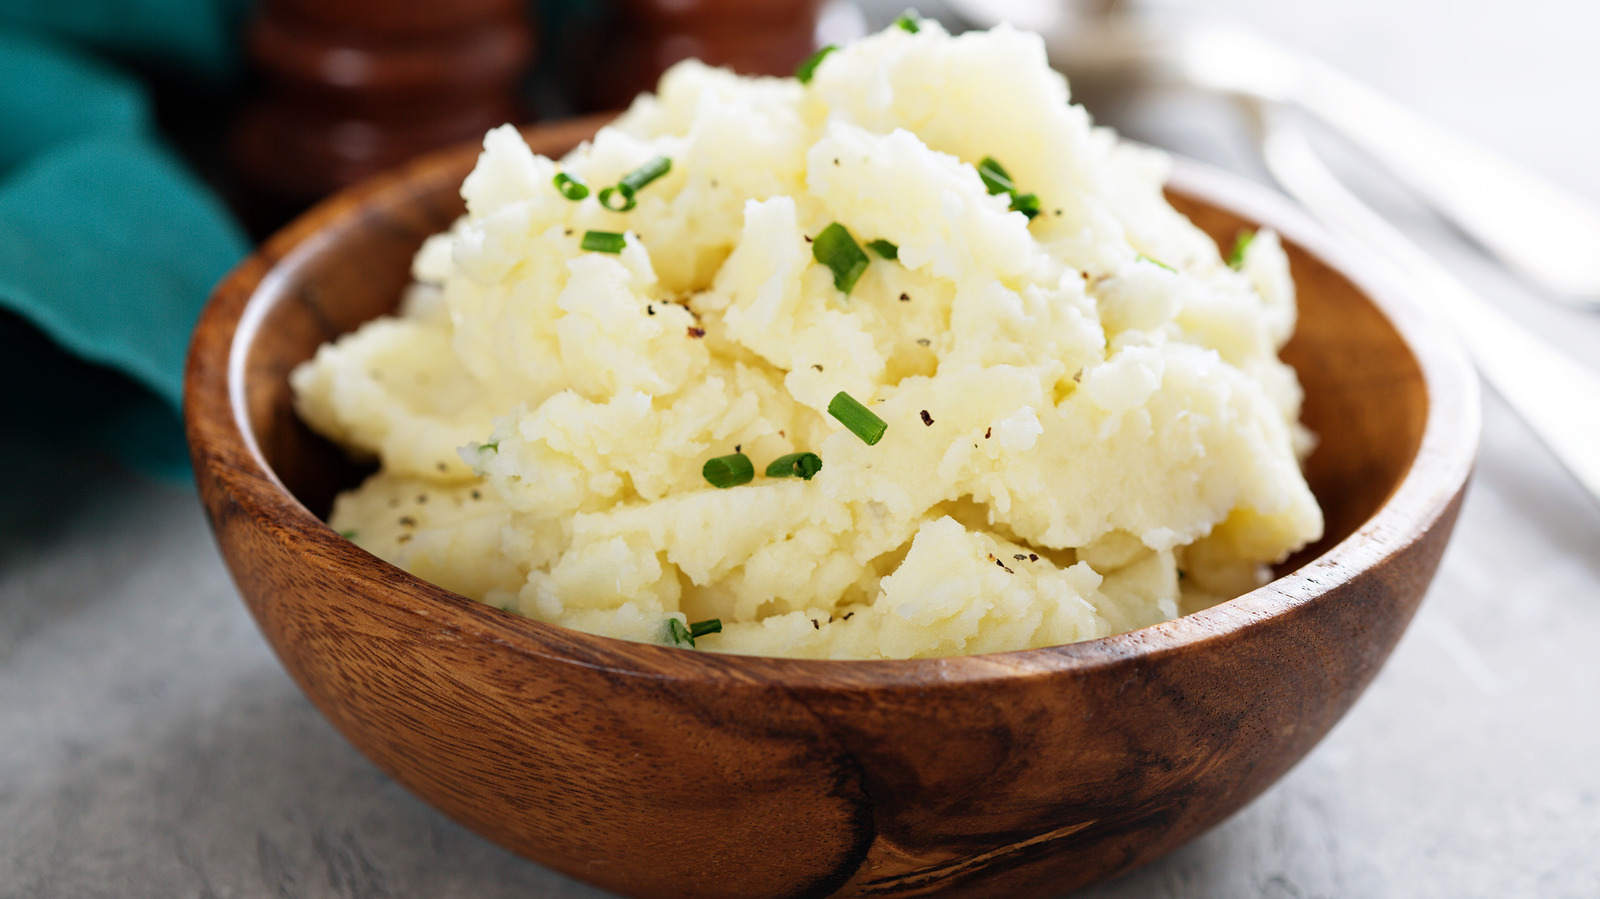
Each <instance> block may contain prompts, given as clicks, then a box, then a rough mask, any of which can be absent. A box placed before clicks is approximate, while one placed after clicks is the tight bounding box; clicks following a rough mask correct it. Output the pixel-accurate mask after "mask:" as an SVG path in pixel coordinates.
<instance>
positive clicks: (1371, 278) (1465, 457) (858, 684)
mask: <svg viewBox="0 0 1600 899" xmlns="http://www.w3.org/2000/svg"><path fill="white" fill-rule="evenodd" d="M608 118H609V116H596V117H590V118H587V119H581V120H574V121H572V122H568V123H560V124H558V125H557V126H555V130H563V129H564V131H565V132H567V133H571V134H573V135H577V136H578V137H586V136H587V135H588V134H591V133H592V132H593V131H594V130H595V129H596V128H598V127H599V126H600V125H601V124H603V123H604V121H606V120H607V119H608ZM541 128H543V129H544V130H545V131H546V132H548V131H550V130H552V129H551V128H550V127H549V126H533V127H532V128H530V129H529V130H528V131H527V133H528V134H530V135H537V134H539V133H541V131H540V129H541ZM576 139H578V138H574V140H573V142H574V143H575V142H576ZM475 154H476V148H475V147H472V146H462V147H455V148H451V149H448V150H443V151H439V152H436V153H433V154H430V155H428V156H425V157H422V158H421V159H418V160H416V161H414V162H412V163H410V164H408V165H405V166H402V167H400V168H398V169H396V170H394V171H392V172H390V173H387V174H385V175H381V176H378V177H376V178H374V179H371V180H369V181H367V182H365V183H363V184H360V185H357V186H355V187H353V188H350V189H347V190H346V191H344V192H342V193H340V194H338V195H336V196H335V197H334V198H331V199H330V200H326V201H324V202H323V203H321V204H319V205H318V206H317V207H315V208H314V209H312V210H311V211H309V212H307V213H306V214H305V215H303V216H301V217H300V218H299V219H297V220H296V221H295V222H293V223H291V224H290V225H289V226H287V227H286V228H284V229H283V230H282V231H280V232H279V233H278V234H276V235H274V236H273V237H272V238H271V239H269V240H268V241H267V242H266V243H265V244H264V245H263V246H262V247H261V248H260V249H258V251H257V252H256V253H255V254H253V255H252V256H251V257H249V258H248V259H247V260H246V261H245V262H243V263H241V264H240V265H239V266H238V267H237V268H236V269H235V270H234V271H233V272H232V273H230V274H229V275H228V276H227V277H226V278H225V279H224V280H223V282H221V283H220V284H219V285H218V288H217V290H216V293H215V295H214V296H213V298H212V301H211V302H210V303H209V304H208V307H207V308H206V310H205V311H204V313H203V315H202V325H203V326H202V327H200V328H199V329H197V333H196V341H195V344H194V346H193V347H192V348H191V357H190V364H189V369H188V372H187V375H186V391H185V392H186V397H185V401H186V408H185V413H186V418H187V419H188V421H189V430H190V443H191V451H192V453H193V455H194V463H195V468H196V470H197V473H199V472H201V471H202V470H209V469H211V468H212V467H213V466H214V465H215V463H216V461H217V460H218V459H222V458H231V459H235V460H237V459H245V460H248V461H249V463H250V464H249V465H247V466H243V467H240V466H237V465H233V466H229V467H230V469H231V470H229V471H227V472H226V474H227V477H226V481H227V484H228V486H230V487H231V488H233V492H234V499H235V500H236V501H238V502H239V503H241V504H242V505H244V506H246V507H247V508H248V510H249V511H250V512H251V513H252V514H253V515H255V516H256V517H257V518H258V519H259V520H260V521H262V522H263V523H266V524H270V526H271V527H272V528H273V529H274V530H280V529H286V530H288V531H291V532H294V533H296V534H299V535H300V536H301V537H302V538H303V539H305V540H306V541H308V543H309V545H313V546H315V547H316V548H317V550H319V551H320V552H322V553H325V554H326V558H327V559H328V560H329V562H328V567H329V569H330V570H343V571H345V572H350V573H359V574H362V575H364V576H369V577H375V578H378V579H381V580H382V581H384V582H385V583H386V584H387V585H388V587H389V588H390V589H391V590H393V591H394V593H395V594H396V595H403V596H405V597H408V598H409V599H410V600H411V601H414V602H420V603H424V604H426V606H427V607H428V611H427V614H431V615H434V616H437V618H438V624H439V626H440V627H448V628H454V629H457V630H458V631H459V632H460V633H461V634H463V635H467V634H473V635H475V636H478V637H481V638H485V639H489V640H492V641H494V642H496V643H498V644H499V646H500V648H501V649H503V650H504V651H505V652H509V653H517V654H521V653H529V654H535V655H541V656H543V655H547V654H549V653H550V652H552V651H554V652H571V651H573V650H580V651H579V652H578V653H577V656H581V657H582V658H581V659H580V658H577V657H575V658H574V659H573V661H574V662H576V663H579V664H586V663H589V662H593V661H596V660H599V659H604V660H606V661H605V662H604V663H603V664H606V665H608V666H617V667H618V669H619V670H618V673H623V671H624V670H625V671H627V672H628V673H632V674H637V675H642V676H666V677H672V678H681V677H684V676H685V675H686V674H689V673H690V672H692V673H693V675H694V676H695V677H698V678H706V679H711V680H715V679H718V678H734V679H743V678H745V677H749V676H754V677H759V678H761V679H763V680H768V679H770V680H775V681H778V682H782V683H785V684H788V685H790V686H793V687H797V688H799V687H804V688H813V689H821V690H830V689H859V688H870V689H885V688H905V689H927V688H930V687H936V686H937V687H953V686H958V685H961V684H964V683H974V682H983V681H990V680H995V679H1006V678H1016V677H1027V676H1030V675H1031V676H1042V675H1047V674H1049V675H1055V674H1059V673H1062V672H1069V671H1087V670H1089V669H1091V668H1094V667H1098V666H1104V665H1109V664H1115V663H1118V662H1123V661H1126V660H1128V659H1129V657H1130V656H1140V655H1142V656H1152V655H1158V654H1166V653H1173V652H1192V651H1197V650H1203V648H1204V647H1205V646H1206V645H1207V644H1208V643H1211V642H1213V641H1218V640H1232V639H1238V638H1240V637H1241V636H1244V635H1245V634H1247V633H1248V632H1249V631H1250V630H1252V628H1254V627H1255V626H1257V625H1258V624H1259V623H1260V622H1262V621H1263V620H1264V619H1267V618H1270V617H1272V616H1275V615H1278V614H1280V613H1283V612H1285V611H1287V610H1289V609H1291V608H1294V607H1296V606H1299V605H1301V604H1304V603H1308V602H1313V601H1315V600H1316V599H1317V598H1318V597H1319V596H1321V595H1323V594H1325V593H1327V592H1328V591H1329V590H1330V589H1332V588H1334V587H1337V586H1339V585H1342V584H1345V583H1347V582H1348V581H1350V580H1353V579H1355V578H1356V577H1358V576H1359V575H1360V574H1361V573H1362V572H1364V571H1367V570H1368V569H1371V568H1372V567H1374V566H1376V565H1378V564H1380V563H1382V562H1383V561H1384V560H1386V559H1389V558H1391V557H1393V556H1395V555H1396V554H1397V553H1399V552H1400V551H1401V550H1403V549H1405V548H1406V547H1407V546H1409V545H1410V544H1411V543H1412V542H1413V541H1414V540H1415V539H1417V538H1418V537H1419V536H1420V535H1422V534H1424V533H1426V532H1427V531H1429V530H1430V529H1431V528H1433V527H1434V526H1435V525H1436V524H1438V523H1439V522H1440V521H1441V519H1443V518H1444V517H1445V516H1446V515H1447V514H1449V513H1450V511H1451V509H1452V506H1453V504H1454V503H1455V502H1456V501H1458V500H1459V498H1460V496H1461V494H1462V492H1463V490H1464V489H1465V485H1466V482H1467V480H1468V478H1469V476H1470V473H1471V470H1472V466H1473V463H1474V459H1475V456H1476V450H1477V439H1478V430H1479V396H1478V382H1477V377H1476V374H1475V372H1474V371H1473V369H1472V366H1471V363H1470V362H1469V361H1468V359H1467V357H1466V356H1465V354H1464V351H1463V350H1462V349H1461V347H1460V346H1459V344H1458V343H1457V342H1456V341H1455V340H1454V338H1453V337H1452V336H1451V335H1450V334H1449V333H1448V328H1447V327H1446V326H1444V325H1443V324H1442V323H1441V322H1439V321H1436V320H1434V319H1433V317H1432V316H1431V315H1430V314H1428V313H1426V312H1424V311H1423V310H1422V308H1421V307H1419V306H1418V305H1416V304H1415V302H1414V301H1410V300H1408V299H1406V297H1405V291H1404V290H1403V289H1402V288H1400V287H1399V286H1398V284H1397V282H1396V281H1394V280H1393V279H1392V278H1390V277H1389V276H1388V275H1387V273H1386V272H1385V271H1384V270H1382V269H1381V268H1380V267H1379V266H1377V265H1376V264H1375V263H1374V262H1373V261H1372V260H1371V259H1370V258H1366V257H1364V256H1362V255H1361V254H1360V253H1358V252H1355V251H1353V250H1351V249H1350V248H1349V247H1348V246H1347V245H1346V244H1344V243H1342V242H1340V241H1339V240H1337V239H1336V238H1334V237H1333V236H1332V235H1331V234H1329V233H1328V232H1327V231H1326V230H1325V229H1324V228H1323V227H1322V226H1320V225H1319V224H1318V223H1316V222H1315V221H1313V220H1312V219H1310V218H1309V216H1308V215H1306V214H1305V213H1304V212H1303V211H1302V210H1300V209H1299V208H1298V207H1296V206H1294V205H1293V204H1292V203H1291V202H1290V201H1288V200H1287V199H1286V198H1284V197H1282V196H1280V195H1278V194H1276V193H1274V192H1272V191H1270V190H1269V189H1267V188H1264V187H1262V186H1260V185H1257V184H1255V183H1253V182H1250V181H1247V180H1245V179H1243V178H1242V177H1239V176H1236V175H1232V174H1229V173H1226V172H1223V171H1221V170H1218V169H1215V168H1211V167H1209V166H1206V165H1203V164H1201V163H1197V162H1193V161H1191V160H1187V159H1185V158H1182V157H1177V156H1174V157H1173V160H1172V163H1173V164H1172V172H1171V177H1170V179H1169V182H1168V184H1169V188H1170V189H1172V190H1175V191H1176V192H1178V193H1180V194H1184V195H1188V196H1190V197H1192V198H1194V199H1197V200H1200V201H1201V202H1203V203H1207V204H1210V205H1213V206H1216V207H1219V208H1221V209H1224V210H1226V211H1229V212H1233V213H1237V214H1240V215H1242V216H1243V217H1245V218H1247V219H1249V220H1251V221H1254V222H1258V223H1262V224H1267V225H1270V226H1271V227H1273V228H1274V229H1276V230H1277V231H1278V232H1279V233H1280V234H1281V235H1282V236H1283V237H1284V239H1285V240H1286V241H1287V242H1290V243H1293V244H1297V245H1299V246H1300V247H1301V248H1303V249H1305V250H1306V251H1308V252H1309V253H1310V254H1311V255H1313V256H1315V257H1317V258H1319V259H1320V260H1322V261H1323V262H1324V263H1326V264H1328V265H1329V266H1330V267H1331V268H1333V269H1334V270H1336V271H1337V272H1338V273H1339V274H1341V275H1343V276H1344V277H1346V278H1348V279H1349V280H1350V281H1351V282H1352V283H1354V285H1355V286H1356V287H1357V288H1358V289H1359V290H1360V291H1361V292H1362V293H1363V294H1364V295H1365V297H1366V298H1367V299H1368V300H1369V301H1370V302H1371V303H1372V304H1373V305H1374V306H1376V307H1377V308H1378V310H1379V311H1380V312H1381V313H1382V314H1383V315H1384V317H1385V318H1386V319H1387V320H1388V321H1389V323H1390V324H1391V325H1392V326H1393V327H1394V328H1395V330H1396V331H1397V332H1398V333H1399V335H1400V337H1401V338H1402V340H1403V341H1404V342H1405V344H1406V345H1407V347H1408V348H1409V349H1410V350H1411V352H1412V354H1413V355H1414V357H1415V359H1416V363H1417V365H1418V367H1419V369H1420V370H1421V373H1422V376H1423V379H1424V381H1425V383H1426V386H1427V391H1428V405H1429V408H1428V416H1427V423H1426V426H1425V428H1424V431H1423V435H1422V438H1421V444H1420V446H1419V448H1418V452H1417V455H1416V457H1415V458H1414V459H1413V460H1412V463H1411V465H1410V467H1409V469H1408V471H1407V472H1406V474H1405V476H1404V477H1403V479H1402V480H1401V482H1400V483H1399V484H1398V485H1397V486H1396V488H1395V489H1394V491H1393V493H1392V494H1391V495H1390V497H1389V498H1388V500H1387V501H1385V502H1384V503H1383V504H1382V506H1381V507H1380V508H1379V509H1378V510H1377V512H1376V513H1375V514H1374V515H1372V516H1371V517H1370V518H1369V519H1368V520H1367V521H1366V522H1365V523H1364V524H1363V525H1361V526H1360V527H1359V528H1357V529H1356V530H1355V531H1354V532H1353V533H1351V534H1349V535H1348V536H1346V537H1345V538H1344V539H1342V540H1340V541H1339V542H1338V543H1337V544H1335V545H1333V546H1332V547H1331V548H1329V549H1327V550H1326V551H1324V552H1322V553H1321V554H1320V555H1317V556H1316V557H1315V558H1313V559H1311V560H1309V561H1306V562H1304V564H1301V565H1300V566H1299V567H1298V568H1296V569H1295V570H1293V571H1291V572H1288V573H1286V574H1283V575H1282V576H1279V577H1277V578H1276V579H1274V580H1273V581H1271V582H1270V583H1268V584H1266V585H1264V586H1262V587H1260V588H1258V589H1256V590H1254V591H1251V592H1250V593H1247V594H1244V595H1243V596H1239V597H1236V598H1234V599H1231V600H1228V601H1226V602H1223V603H1221V604H1219V605H1217V606H1213V607H1211V608H1209V609H1205V610H1202V611H1199V612H1194V613H1191V614H1189V615H1185V616H1182V617H1179V618H1176V619H1173V620H1171V621H1166V622H1162V623H1160V624H1156V625H1152V626H1149V627H1145V628H1142V629H1139V630H1136V631H1130V632H1126V633H1121V634H1115V635H1112V636H1108V637H1102V638H1098V639H1093V640H1086V641H1082V642H1079V643H1072V644H1067V645H1063V646H1056V647H1048V648H1043V649H1031V650H1018V651H1011V652H1002V653H989V654H984V655H975V656H953V657H945V658H935V659H907V660H809V659H786V658H770V657H761V656H744V655H732V654H722V653H712V652H687V651H684V650H679V649H673V648H667V647H661V646H655V645H651V644H645V643H636V642H631V641H625V640H620V639H615V638H611V637H605V636H599V635H594V634H589V633H584V632H581V631H576V630H572V629H569V628H566V627H561V626H558V625H552V624H547V623H544V622H540V621H536V620H533V619H530V618H525V617H522V616H519V615H515V614H513V613H509V612H505V611H502V610H500V609H497V608H494V607H492V606H489V605H487V604H485V603H481V602H477V601H474V600H471V599H468V598H465V597H462V596H460V595H459V594H456V593H454V592H452V591H449V590H445V589H444V588H441V587H438V586H436V585H434V584H431V583H429V582H427V581H424V580H422V579H420V578H417V577H415V576H414V575H411V574H409V573H408V572H405V571H403V570H401V569H399V568H397V567H394V566H392V565H390V564H389V563H387V562H384V561H383V560H381V559H379V558H377V557H376V556H373V555H370V554H368V553H367V552H366V551H365V550H362V549H360V548H359V547H357V546H356V545H355V544H353V543H351V542H349V541H347V540H345V539H344V538H343V537H341V536H340V535H339V534H337V533H335V532H334V531H333V530H332V529H331V528H330V527H329V526H328V525H327V524H326V523H325V522H323V521H322V520H321V519H320V518H318V517H317V516H316V515H315V514H313V513H312V512H311V511H310V509H308V508H307V507H306V506H305V505H304V504H302V503H301V502H300V501H299V500H298V499H296V498H295V497H294V496H293V495H292V494H291V493H290V491H289V490H288V489H287V487H286V486H285V485H284V484H283V482H282V481H281V480H280V479H279V478H278V476H277V474H276V473H275V472H274V471H273V470H272V467H271V466H270V465H269V464H268V462H267V461H266V458H265V457H264V455H263V453H262V451H261V449H260V446H259V444H258V442H257V440H256V437H255V434H254V431H253V428H252V426H251V424H250V422H249V420H248V416H247V413H246V409H247V408H248V405H247V402H246V399H245V397H246V392H247V391H248V389H249V384H248V379H247V377H246V372H245V366H244V364H243V363H244V359H245V356H246V350H247V349H248V348H249V347H250V345H251V342H252V341H253V340H254V339H255V338H256V337H257V335H258V333H259V328H260V327H261V324H262V322H263V321H264V319H265V315H266V312H267V310H268V305H267V303H268V302H270V301H273V300H274V294H273V289H274V287H275V281H276V280H277V278H278V277H279V268H280V266H281V265H283V264H286V263H288V262H291V261H292V260H293V257H294V256H296V255H297V254H299V253H305V252H310V251H312V250H314V249H316V248H317V247H318V246H319V244H320V243H321V242H322V241H324V240H326V239H327V235H328V234H329V233H330V232H331V231H332V230H334V229H335V228H336V226H338V225H339V224H340V223H341V222H344V221H346V220H349V219H350V218H351V217H353V216H355V215H357V214H358V213H359V211H360V210H361V209H362V208H363V207H364V206H365V205H367V204H368V203H372V202H375V201H381V200H382V199H383V198H384V197H385V196H387V195H390V194H393V193H396V192H404V191H406V190H408V189H409V188H410V186H412V185H414V184H415V183H416V182H417V181H419V180H426V179H427V178H429V177H430V176H433V175H436V173H437V172H438V171H440V170H441V169H446V168H449V167H451V166H455V165H459V164H460V161H461V159H462V158H463V157H466V156H468V155H475ZM203 362H209V363H216V362H223V364H222V365H221V366H220V367H219V366H216V365H215V364H211V365H203V364H201V363H203ZM210 371H221V372H225V373H226V377H225V379H223V380H218V379H215V378H210V379H208V378H207V376H206V375H205V372H210Z"/></svg>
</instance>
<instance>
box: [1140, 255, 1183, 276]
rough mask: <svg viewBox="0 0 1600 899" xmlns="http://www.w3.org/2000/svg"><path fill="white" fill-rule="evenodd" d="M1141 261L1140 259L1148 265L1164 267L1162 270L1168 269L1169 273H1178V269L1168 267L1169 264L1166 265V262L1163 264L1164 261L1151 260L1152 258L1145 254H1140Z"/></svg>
mask: <svg viewBox="0 0 1600 899" xmlns="http://www.w3.org/2000/svg"><path fill="white" fill-rule="evenodd" d="M1139 259H1140V260H1142V261H1144V262H1148V263H1150V264H1151V265H1159V266H1161V267H1162V268H1164V269H1166V270H1167V271H1169V272H1175V271H1177V269H1175V268H1173V267H1172V266H1170V265H1168V264H1166V263H1165V262H1162V261H1161V260H1159V259H1151V258H1150V257H1149V256H1146V255H1145V254H1143V253H1140V254H1139Z"/></svg>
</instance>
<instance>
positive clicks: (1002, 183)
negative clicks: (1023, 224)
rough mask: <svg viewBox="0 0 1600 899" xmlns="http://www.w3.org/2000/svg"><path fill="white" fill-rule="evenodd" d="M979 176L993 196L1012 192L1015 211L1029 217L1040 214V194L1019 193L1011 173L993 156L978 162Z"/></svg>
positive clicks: (1012, 206)
mask: <svg viewBox="0 0 1600 899" xmlns="http://www.w3.org/2000/svg"><path fill="white" fill-rule="evenodd" d="M978 177H979V178H982V179H983V186H984V187H985V188H987V189H988V191H989V193H990V195H991V196H992V195H994V194H1010V195H1011V209H1012V211H1013V212H1020V213H1022V214H1023V215H1025V216H1027V217H1028V218H1029V219H1032V218H1033V217H1034V216H1036V215H1038V214H1039V195H1038V194H1019V193H1017V184H1016V182H1015V181H1012V180H1011V173H1010V172H1008V171H1006V167H1005V166H1003V165H1001V164H1000V163H999V162H997V161H996V160H995V158H994V157H993V156H985V157H983V160H982V161H981V162H979V163H978Z"/></svg>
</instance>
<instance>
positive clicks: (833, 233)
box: [811, 222, 870, 293]
mask: <svg viewBox="0 0 1600 899" xmlns="http://www.w3.org/2000/svg"><path fill="white" fill-rule="evenodd" d="M811 256H812V258H814V259H816V260H817V261H818V262H820V263H822V264H823V265H826V266H827V267H828V268H830V269H833V286H834V287H837V288H839V290H840V292H842V293H849V292H850V289H851V288H852V287H855V286H856V281H858V280H860V279H861V273H862V272H864V271H866V270H867V263H868V262H869V261H870V260H868V259H867V254H866V253H863V252H862V251H861V247H859V246H857V245H856V240H855V238H853V237H851V236H850V232H849V231H848V230H846V229H845V227H844V226H843V225H841V224H839V223H838V222H834V223H833V224H831V225H829V226H828V227H826V228H823V229H822V233H821V234H818V235H817V238H816V240H813V241H812V242H811Z"/></svg>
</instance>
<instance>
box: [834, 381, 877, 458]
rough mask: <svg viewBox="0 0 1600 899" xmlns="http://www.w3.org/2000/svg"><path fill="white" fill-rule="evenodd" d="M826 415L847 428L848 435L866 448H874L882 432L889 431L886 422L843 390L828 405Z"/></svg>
mask: <svg viewBox="0 0 1600 899" xmlns="http://www.w3.org/2000/svg"><path fill="white" fill-rule="evenodd" d="M828 414H829V415H832V416H833V417H834V418H836V419H838V420H839V424H842V425H844V426H845V427H847V428H849V429H850V433H852V434H854V435H856V436H857V437H860V438H861V440H862V442H863V443H865V444H866V445H867V446H876V445H877V443H878V441H880V440H882V439H883V432H884V431H887V430H889V423H888V422H886V421H884V420H883V419H881V418H879V417H878V416H876V415H874V414H872V410H871V409H868V408H867V407H866V406H863V405H861V404H860V403H859V402H857V401H856V398H855V397H853V396H851V395H850V394H848V393H845V392H844V391H843V390H841V391H839V392H838V393H837V394H836V395H834V398H833V400H832V401H831V402H829V403H828Z"/></svg>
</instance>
